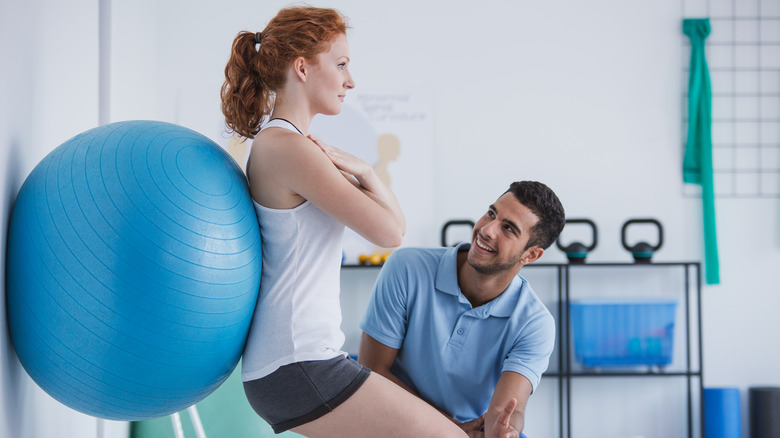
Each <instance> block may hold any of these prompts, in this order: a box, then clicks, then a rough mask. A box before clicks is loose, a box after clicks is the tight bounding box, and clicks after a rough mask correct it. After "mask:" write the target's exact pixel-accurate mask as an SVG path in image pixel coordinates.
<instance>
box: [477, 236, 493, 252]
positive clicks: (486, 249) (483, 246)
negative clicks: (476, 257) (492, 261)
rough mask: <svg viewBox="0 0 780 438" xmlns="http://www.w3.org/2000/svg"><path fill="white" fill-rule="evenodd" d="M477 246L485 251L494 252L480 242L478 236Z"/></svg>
mask: <svg viewBox="0 0 780 438" xmlns="http://www.w3.org/2000/svg"><path fill="white" fill-rule="evenodd" d="M477 246H478V247H480V248H482V249H484V250H485V251H489V252H494V251H493V250H492V249H490V248H488V247H487V246H485V245H483V244H482V241H481V240H479V237H477Z"/></svg>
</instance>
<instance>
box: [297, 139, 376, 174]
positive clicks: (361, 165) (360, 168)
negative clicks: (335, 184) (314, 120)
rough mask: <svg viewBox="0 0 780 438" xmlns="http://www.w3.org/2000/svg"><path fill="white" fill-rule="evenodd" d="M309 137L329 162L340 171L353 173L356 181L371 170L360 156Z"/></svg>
mask: <svg viewBox="0 0 780 438" xmlns="http://www.w3.org/2000/svg"><path fill="white" fill-rule="evenodd" d="M308 137H309V139H310V140H311V141H313V142H314V144H316V145H317V146H319V148H320V149H321V150H322V152H324V153H325V155H326V156H327V157H328V159H330V161H331V162H333V164H334V165H335V166H336V167H337V168H338V169H339V170H341V171H343V172H346V173H348V174H350V175H353V176H354V177H355V178H357V179H358V181H361V182H362V179H363V178H365V176H366V175H367V174H370V173H371V172H373V168H372V167H371V166H369V165H368V164H367V163H366V162H365V161H363V160H361V159H360V158H358V157H356V156H354V155H352V154H350V153H348V152H344V151H342V150H341V149H339V148H337V147H334V146H331V145H329V144H326V143H325V142H323V141H322V140H320V139H319V138H317V137H315V136H313V135H311V134H309V135H308Z"/></svg>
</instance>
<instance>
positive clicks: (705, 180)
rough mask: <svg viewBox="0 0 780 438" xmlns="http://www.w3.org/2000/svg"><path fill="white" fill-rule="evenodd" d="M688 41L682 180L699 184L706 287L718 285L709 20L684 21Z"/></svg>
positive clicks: (693, 19)
mask: <svg viewBox="0 0 780 438" xmlns="http://www.w3.org/2000/svg"><path fill="white" fill-rule="evenodd" d="M683 32H684V33H685V34H686V35H688V37H689V38H690V39H691V78H690V81H689V83H688V140H687V142H686V146H685V158H684V159H683V181H685V182H686V183H693V184H700V185H701V198H702V214H703V216H704V269H705V279H706V281H707V284H719V283H720V262H719V261H718V237H717V233H716V230H715V189H714V185H713V177H712V89H711V86H710V74H709V71H708V70H707V60H706V59H705V56H704V40H705V39H707V36H708V35H709V34H710V20H709V19H708V18H690V19H685V20H683Z"/></svg>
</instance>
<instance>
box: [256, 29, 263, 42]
mask: <svg viewBox="0 0 780 438" xmlns="http://www.w3.org/2000/svg"><path fill="white" fill-rule="evenodd" d="M262 40H263V33H262V32H257V33H256V34H255V44H260V41H262Z"/></svg>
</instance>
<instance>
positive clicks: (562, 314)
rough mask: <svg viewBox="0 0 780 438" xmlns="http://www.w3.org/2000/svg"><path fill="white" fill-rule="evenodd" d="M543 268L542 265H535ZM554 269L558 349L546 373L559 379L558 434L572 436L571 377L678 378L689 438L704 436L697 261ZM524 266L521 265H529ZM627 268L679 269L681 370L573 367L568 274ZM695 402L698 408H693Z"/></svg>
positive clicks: (699, 290)
mask: <svg viewBox="0 0 780 438" xmlns="http://www.w3.org/2000/svg"><path fill="white" fill-rule="evenodd" d="M538 266H539V267H543V266H545V265H542V264H540V265H538ZM546 266H548V267H557V269H558V280H559V281H558V298H559V300H558V315H559V317H558V340H557V341H558V345H559V346H560V347H562V348H560V349H559V355H558V356H559V357H558V361H559V363H558V369H559V372H557V373H550V374H549V375H548V376H549V377H553V378H557V379H558V381H559V385H560V386H559V396H560V397H559V401H560V413H561V415H560V437H561V438H573V435H572V422H571V412H572V403H571V398H572V397H571V395H572V388H571V385H572V380H574V379H579V378H620V377H646V378H656V379H657V378H669V377H671V378H682V379H685V382H686V389H687V390H686V393H687V413H686V414H687V429H688V434H687V436H688V437H689V438H694V437H697V436H698V437H704V425H703V422H704V406H703V402H702V400H703V395H704V387H703V381H702V364H703V358H702V327H701V280H700V269H701V267H700V266H701V264H700V263H698V262H659V263H585V264H547V265H546ZM533 267H534V265H527V266H526V267H525V268H533ZM605 268H630V269H682V270H683V278H684V280H683V281H684V284H683V285H682V290H683V291H684V292H683V294H682V296H683V301H684V302H683V303H682V305H683V312H684V318H683V319H684V321H681V323H682V326H681V327H680V329H682V330H683V331H684V336H683V338H684V344H685V346H684V347H685V348H684V351H685V358H684V366H683V368H682V369H681V370H675V371H666V370H664V369H652V368H650V369H648V370H647V371H639V370H634V369H630V370H626V371H621V370H619V369H618V368H613V369H609V370H608V371H589V370H585V371H582V370H580V371H578V370H574V369H573V368H574V367H573V362H572V361H573V359H572V354H571V352H572V344H571V329H570V327H571V319H570V315H569V305H568V304H569V302H570V299H571V296H570V292H571V281H570V278H571V273H572V271H574V270H582V269H605ZM694 405H697V407H698V409H694Z"/></svg>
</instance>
